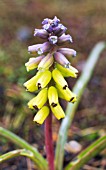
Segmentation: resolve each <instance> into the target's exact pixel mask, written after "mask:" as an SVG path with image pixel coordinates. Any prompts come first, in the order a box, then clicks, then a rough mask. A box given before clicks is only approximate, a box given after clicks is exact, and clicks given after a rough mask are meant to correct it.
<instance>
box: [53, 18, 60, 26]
mask: <svg viewBox="0 0 106 170" xmlns="http://www.w3.org/2000/svg"><path fill="white" fill-rule="evenodd" d="M59 22H60V20H59V19H58V18H57V17H56V16H55V17H54V19H53V21H52V24H51V25H52V27H56V26H58V23H59Z"/></svg>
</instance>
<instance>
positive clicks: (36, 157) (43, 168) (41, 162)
mask: <svg viewBox="0 0 106 170" xmlns="http://www.w3.org/2000/svg"><path fill="white" fill-rule="evenodd" d="M0 135H1V136H3V137H5V138H7V139H9V140H10V141H12V142H13V143H14V144H16V145H17V146H19V147H20V148H23V149H26V150H28V151H30V152H31V153H32V154H33V161H34V162H35V163H36V165H37V166H38V167H39V169H40V170H47V169H48V168H47V162H46V160H45V159H44V158H43V157H42V156H41V154H40V153H39V152H38V151H37V149H36V148H34V147H33V146H31V145H30V144H28V143H27V142H26V141H25V140H23V139H21V138H20V137H18V136H17V135H15V134H14V133H12V132H10V131H9V130H6V129H5V128H3V127H0Z"/></svg>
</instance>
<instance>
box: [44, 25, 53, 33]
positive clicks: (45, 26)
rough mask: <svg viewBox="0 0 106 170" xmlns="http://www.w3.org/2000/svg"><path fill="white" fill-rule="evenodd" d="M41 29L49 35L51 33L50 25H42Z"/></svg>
mask: <svg viewBox="0 0 106 170" xmlns="http://www.w3.org/2000/svg"><path fill="white" fill-rule="evenodd" d="M43 28H44V29H45V30H46V31H47V32H49V33H51V32H52V31H53V28H52V25H50V24H45V25H43Z"/></svg>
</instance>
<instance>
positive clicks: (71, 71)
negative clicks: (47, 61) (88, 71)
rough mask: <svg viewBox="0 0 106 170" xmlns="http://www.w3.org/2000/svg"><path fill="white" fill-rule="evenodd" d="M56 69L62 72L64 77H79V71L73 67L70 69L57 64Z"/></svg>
mask: <svg viewBox="0 0 106 170" xmlns="http://www.w3.org/2000/svg"><path fill="white" fill-rule="evenodd" d="M56 68H57V69H58V70H59V71H60V72H61V74H62V75H63V76H64V77H73V78H76V77H77V73H78V70H77V69H76V68H74V67H72V66H69V68H66V67H63V66H61V65H60V64H58V63H56Z"/></svg>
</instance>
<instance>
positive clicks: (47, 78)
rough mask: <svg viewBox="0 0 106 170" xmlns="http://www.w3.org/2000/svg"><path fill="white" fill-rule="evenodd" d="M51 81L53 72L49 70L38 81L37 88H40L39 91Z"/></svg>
mask: <svg viewBox="0 0 106 170" xmlns="http://www.w3.org/2000/svg"><path fill="white" fill-rule="evenodd" d="M50 80H51V72H50V71H49V70H46V71H44V72H42V74H41V76H40V77H39V79H38V81H37V82H36V86H38V89H40V88H44V87H46V86H47V84H48V83H49V82H50Z"/></svg>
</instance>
